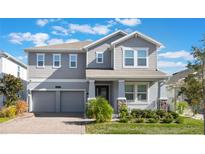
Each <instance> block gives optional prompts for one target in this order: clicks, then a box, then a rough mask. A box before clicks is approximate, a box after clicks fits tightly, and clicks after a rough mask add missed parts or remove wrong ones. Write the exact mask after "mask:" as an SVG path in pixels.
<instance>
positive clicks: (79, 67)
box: [25, 31, 167, 113]
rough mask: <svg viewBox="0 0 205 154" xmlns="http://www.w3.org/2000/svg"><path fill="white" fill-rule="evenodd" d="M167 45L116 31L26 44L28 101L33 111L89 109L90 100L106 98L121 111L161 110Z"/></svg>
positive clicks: (79, 111) (77, 110)
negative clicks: (161, 61) (161, 65)
mask: <svg viewBox="0 0 205 154" xmlns="http://www.w3.org/2000/svg"><path fill="white" fill-rule="evenodd" d="M161 46H162V44H161V43H160V42H158V41H156V40H154V39H152V38H150V37H148V36H146V35H144V34H142V33H139V32H133V33H131V34H127V33H125V32H123V31H116V32H114V33H112V34H109V35H107V36H105V37H103V38H101V39H99V40H96V41H94V42H90V41H80V42H75V43H64V44H59V45H50V46H43V47H33V48H28V49H25V52H27V53H28V80H29V84H28V87H27V89H28V101H29V109H30V111H31V112H71V113H84V112H85V104H86V102H87V100H89V99H93V98H95V97H97V96H103V97H105V98H106V99H107V100H108V101H109V102H110V104H111V105H112V107H113V108H114V109H115V111H117V108H118V105H117V104H118V101H125V100H126V102H127V104H128V106H129V108H140V109H156V108H157V101H158V100H159V98H160V97H161V96H160V93H161V92H160V84H159V83H160V81H161V80H164V79H166V78H167V75H166V74H165V73H163V72H160V71H159V70H158V69H157V50H158V48H159V47H161Z"/></svg>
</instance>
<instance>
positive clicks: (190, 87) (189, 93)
mask: <svg viewBox="0 0 205 154" xmlns="http://www.w3.org/2000/svg"><path fill="white" fill-rule="evenodd" d="M181 92H182V93H184V94H185V95H186V97H187V99H188V102H189V103H190V105H191V107H192V110H193V111H194V114H195V113H197V107H198V106H199V105H200V104H201V100H202V99H203V92H202V84H201V81H199V80H198V79H197V78H196V77H195V75H193V74H189V75H188V76H187V77H186V78H185V79H184V84H183V85H182V87H181Z"/></svg>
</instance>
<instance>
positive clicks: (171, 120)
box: [162, 113, 174, 123]
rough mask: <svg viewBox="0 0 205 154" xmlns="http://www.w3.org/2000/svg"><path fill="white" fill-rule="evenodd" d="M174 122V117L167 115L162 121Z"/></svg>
mask: <svg viewBox="0 0 205 154" xmlns="http://www.w3.org/2000/svg"><path fill="white" fill-rule="evenodd" d="M173 121H174V118H173V116H172V115H171V114H170V113H167V115H166V117H165V118H163V119H162V123H172V122H173Z"/></svg>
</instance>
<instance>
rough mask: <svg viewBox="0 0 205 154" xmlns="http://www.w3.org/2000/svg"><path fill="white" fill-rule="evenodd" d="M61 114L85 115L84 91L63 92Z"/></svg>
mask: <svg viewBox="0 0 205 154" xmlns="http://www.w3.org/2000/svg"><path fill="white" fill-rule="evenodd" d="M60 100H61V112H69V113H84V106H85V101H84V92H83V91H62V92H61V98H60Z"/></svg>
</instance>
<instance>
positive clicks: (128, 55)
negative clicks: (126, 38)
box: [124, 50, 134, 66]
mask: <svg viewBox="0 0 205 154" xmlns="http://www.w3.org/2000/svg"><path fill="white" fill-rule="evenodd" d="M124 57H125V58H124V64H125V66H134V50H125V53H124Z"/></svg>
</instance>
